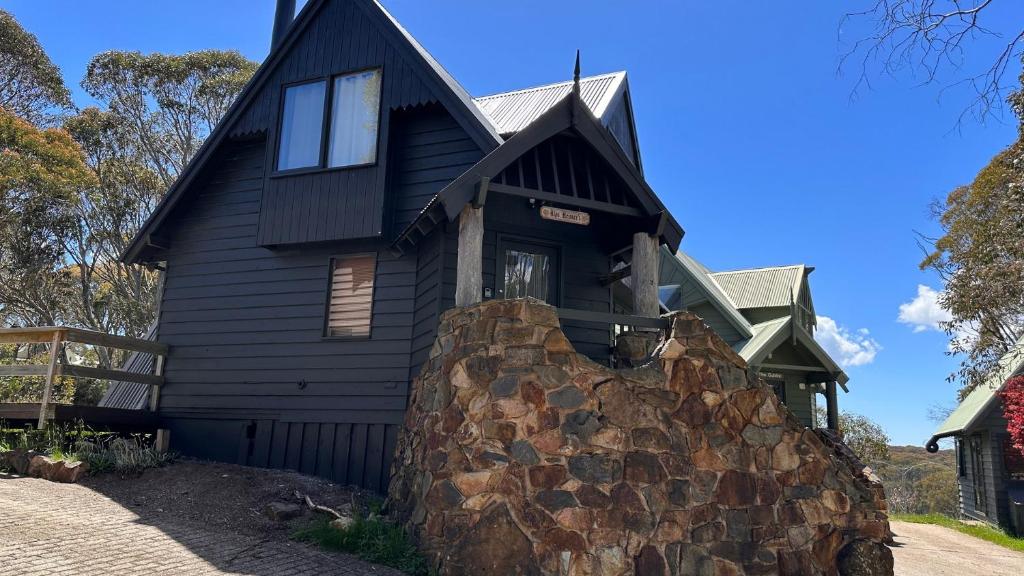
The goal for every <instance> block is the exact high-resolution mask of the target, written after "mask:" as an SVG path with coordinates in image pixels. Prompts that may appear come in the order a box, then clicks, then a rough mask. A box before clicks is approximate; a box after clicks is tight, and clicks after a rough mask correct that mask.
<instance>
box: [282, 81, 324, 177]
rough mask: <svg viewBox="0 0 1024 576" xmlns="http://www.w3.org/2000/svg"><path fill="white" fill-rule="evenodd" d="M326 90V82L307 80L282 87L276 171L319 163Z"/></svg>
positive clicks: (313, 165)
mask: <svg viewBox="0 0 1024 576" xmlns="http://www.w3.org/2000/svg"><path fill="white" fill-rule="evenodd" d="M326 91H327V83H326V82H310V83H308V84H299V85H297V86H289V87H288V88H285V91H284V109H283V110H282V112H281V147H280V152H279V155H278V158H277V169H278V170H293V169H295V168H312V167H315V166H319V165H320V140H321V139H322V138H323V131H324V128H323V126H324V94H325V93H326Z"/></svg>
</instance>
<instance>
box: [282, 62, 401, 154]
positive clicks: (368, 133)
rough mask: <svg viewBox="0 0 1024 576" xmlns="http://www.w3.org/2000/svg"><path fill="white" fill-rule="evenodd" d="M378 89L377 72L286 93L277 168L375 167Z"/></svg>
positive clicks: (287, 90) (310, 85)
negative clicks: (370, 165) (372, 165)
mask: <svg viewBox="0 0 1024 576" xmlns="http://www.w3.org/2000/svg"><path fill="white" fill-rule="evenodd" d="M380 87H381V72H380V70H379V69H376V70H366V71H362V72H356V73H353V74H343V75H341V76H336V77H334V78H333V79H332V80H331V81H330V83H329V84H328V82H327V81H326V80H321V81H318V82H309V83H306V84H299V85H294V86H289V87H287V88H285V93H284V107H283V109H282V111H281V137H280V146H279V153H278V159H277V169H278V170H280V171H286V170H296V169H301V168H344V167H347V166H362V165H366V164H373V163H375V162H376V161H377V132H378V124H379V116H380ZM328 91H329V92H330V94H328ZM328 101H329V102H330V106H329V107H328V106H325V102H328ZM325 112H326V115H325ZM328 120H329V124H330V125H329V126H325V123H326V122H328ZM324 134H326V136H327V141H326V146H325V143H324ZM325 148H326V149H325Z"/></svg>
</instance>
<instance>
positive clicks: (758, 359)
mask: <svg viewBox="0 0 1024 576" xmlns="http://www.w3.org/2000/svg"><path fill="white" fill-rule="evenodd" d="M753 329H754V337H753V338H751V339H750V340H749V341H747V342H743V343H740V344H737V345H736V346H735V347H734V349H735V350H736V352H737V353H738V354H739V355H740V356H742V357H743V359H744V360H746V361H747V363H748V364H751V365H758V364H761V363H762V362H763V361H764V360H765V359H766V358H767V357H768V355H769V354H771V353H772V352H773V351H774V350H775V349H776V348H778V347H779V345H780V344H782V343H783V342H784V341H785V340H786V339H787V338H793V339H794V340H796V343H798V344H800V345H801V346H802V347H803V348H804V349H806V350H807V351H808V352H810V354H811V355H812V356H814V358H815V360H817V361H818V362H820V363H821V366H822V368H823V369H824V371H825V372H828V373H829V374H830V375H832V376H833V377H834V378H835V379H836V381H837V382H839V385H840V386H842V387H843V390H845V391H847V392H849V390H847V388H846V383H847V382H849V381H850V378H849V377H848V376H847V375H846V372H843V369H842V368H841V367H840V366H839V365H838V364H836V362H835V360H833V359H832V357H831V356H829V355H828V352H826V351H825V349H824V348H822V347H821V344H818V341H817V340H815V339H814V337H813V336H811V335H810V334H809V333H808V332H807V330H804V327H803V326H801V325H800V324H799V323H797V322H794V321H793V317H792V316H783V317H781V318H776V319H774V320H769V321H767V322H762V323H760V324H755V325H754V326H753Z"/></svg>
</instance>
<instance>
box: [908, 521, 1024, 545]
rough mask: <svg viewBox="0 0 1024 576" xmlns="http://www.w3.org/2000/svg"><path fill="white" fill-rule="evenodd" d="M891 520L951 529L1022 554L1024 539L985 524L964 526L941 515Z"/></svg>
mask: <svg viewBox="0 0 1024 576" xmlns="http://www.w3.org/2000/svg"><path fill="white" fill-rule="evenodd" d="M893 520H900V521H902V522H911V523H913V524H934V525H936V526H944V527H946V528H951V529H953V530H956V531H957V532H962V533H964V534H967V535H968V536H974V537H975V538H980V539H981V540H985V541H987V542H991V543H993V544H997V545H999V546H1002V547H1003V548H1008V549H1010V550H1016V551H1017V552H1024V538H1016V537H1014V536H1010V535H1009V534H1007V533H1006V532H1004V531H1002V530H999V529H997V528H993V527H991V526H989V525H987V524H982V525H978V524H965V523H963V522H961V521H959V520H954V519H952V518H950V517H948V516H943V515H942V514H895V515H893Z"/></svg>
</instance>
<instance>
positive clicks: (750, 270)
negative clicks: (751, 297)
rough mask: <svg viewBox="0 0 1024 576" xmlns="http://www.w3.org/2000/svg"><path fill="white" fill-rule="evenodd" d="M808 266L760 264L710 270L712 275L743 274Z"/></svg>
mask: <svg viewBox="0 0 1024 576" xmlns="http://www.w3.org/2000/svg"><path fill="white" fill-rule="evenodd" d="M806 267H807V265H806V264H786V265H783V266H760V267H757V268H739V269H736V270H721V271H718V272H710V274H711V275H712V276H713V275H716V274H742V273H744V272H757V271H759V270H786V269H789V268H806Z"/></svg>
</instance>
